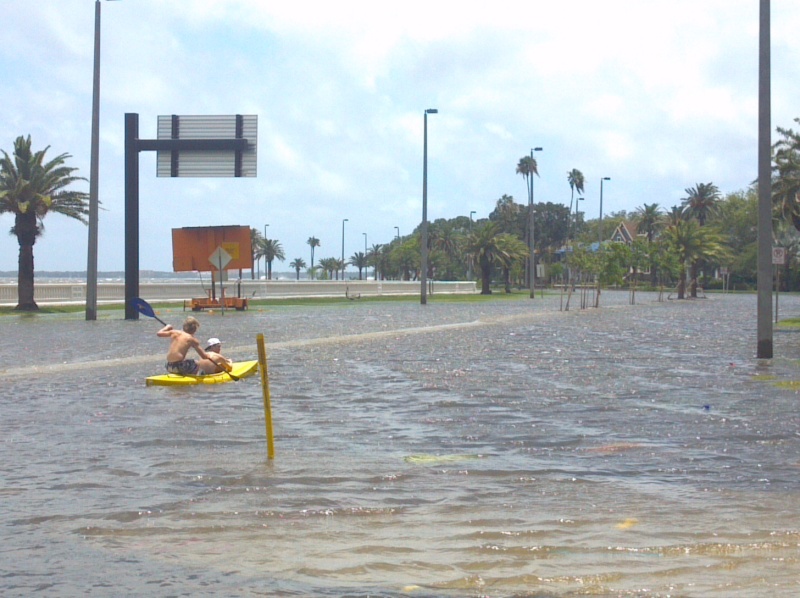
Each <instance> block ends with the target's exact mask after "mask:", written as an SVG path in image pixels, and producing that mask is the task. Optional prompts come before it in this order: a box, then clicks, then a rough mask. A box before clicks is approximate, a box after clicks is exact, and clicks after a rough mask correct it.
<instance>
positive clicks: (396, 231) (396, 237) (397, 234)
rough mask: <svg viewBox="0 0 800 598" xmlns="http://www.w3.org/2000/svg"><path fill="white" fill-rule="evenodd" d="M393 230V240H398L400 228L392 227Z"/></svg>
mask: <svg viewBox="0 0 800 598" xmlns="http://www.w3.org/2000/svg"><path fill="white" fill-rule="evenodd" d="M394 230H395V236H394V238H395V239H399V238H400V227H399V226H395V227H394Z"/></svg>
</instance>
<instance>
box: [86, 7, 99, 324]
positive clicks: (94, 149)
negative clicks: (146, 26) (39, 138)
mask: <svg viewBox="0 0 800 598" xmlns="http://www.w3.org/2000/svg"><path fill="white" fill-rule="evenodd" d="M99 170H100V0H95V3H94V77H93V80H92V145H91V156H90V164H89V245H88V253H87V265H86V320H87V321H88V320H96V319H97V218H98V204H99V200H98V197H97V195H98V185H99V180H98V176H99Z"/></svg>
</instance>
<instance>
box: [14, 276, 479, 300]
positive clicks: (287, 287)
mask: <svg viewBox="0 0 800 598" xmlns="http://www.w3.org/2000/svg"><path fill="white" fill-rule="evenodd" d="M210 289H211V283H210V282H209V283H207V284H205V285H204V284H202V283H200V282H199V281H198V282H144V283H140V284H139V296H140V297H141V298H142V299H145V300H146V301H185V300H189V299H191V298H193V297H206V296H207V293H206V291H207V290H208V291H210ZM428 292H429V293H430V294H431V295H436V294H437V293H441V294H454V293H476V292H477V288H476V286H475V283H474V282H466V281H458V282H439V281H433V282H430V285H429V287H428ZM419 293H420V283H419V282H404V281H399V280H389V281H378V282H375V281H373V280H349V281H346V282H345V281H329V280H314V281H309V280H300V281H291V280H270V281H268V282H265V281H263V280H261V281H258V280H242V281H241V283H238V284H237V283H236V282H235V281H228V282H226V283H225V294H226V295H227V296H229V297H231V296H241V297H247V298H249V299H269V298H287V297H345V296H350V297H357V296H359V295H360V296H362V297H367V296H371V297H376V296H382V295H418V294H419ZM217 296H219V286H217ZM34 298H35V299H36V302H37V303H41V304H47V303H51V304H55V303H61V304H65V303H85V302H86V284H85V283H36V284H35V286H34ZM124 299H125V283H124V282H118V283H116V282H114V283H109V282H102V283H98V285H97V301H98V303H122V302H124ZM16 304H17V285H15V284H0V305H12V306H13V305H16Z"/></svg>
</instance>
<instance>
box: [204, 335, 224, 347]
mask: <svg viewBox="0 0 800 598" xmlns="http://www.w3.org/2000/svg"><path fill="white" fill-rule="evenodd" d="M221 344H222V341H221V340H219V339H218V338H217V337H215V336H212V337H211V338H210V339H208V341H207V342H206V350H208V349H210V348H211V347H213V346H214V345H221Z"/></svg>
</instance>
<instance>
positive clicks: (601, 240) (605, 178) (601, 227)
mask: <svg viewBox="0 0 800 598" xmlns="http://www.w3.org/2000/svg"><path fill="white" fill-rule="evenodd" d="M610 180H611V178H610V177H607V176H604V177H603V178H602V179H600V226H599V227H598V229H599V230H598V232H597V240H598V244H597V248H598V249H600V245H602V244H603V181H610Z"/></svg>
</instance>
